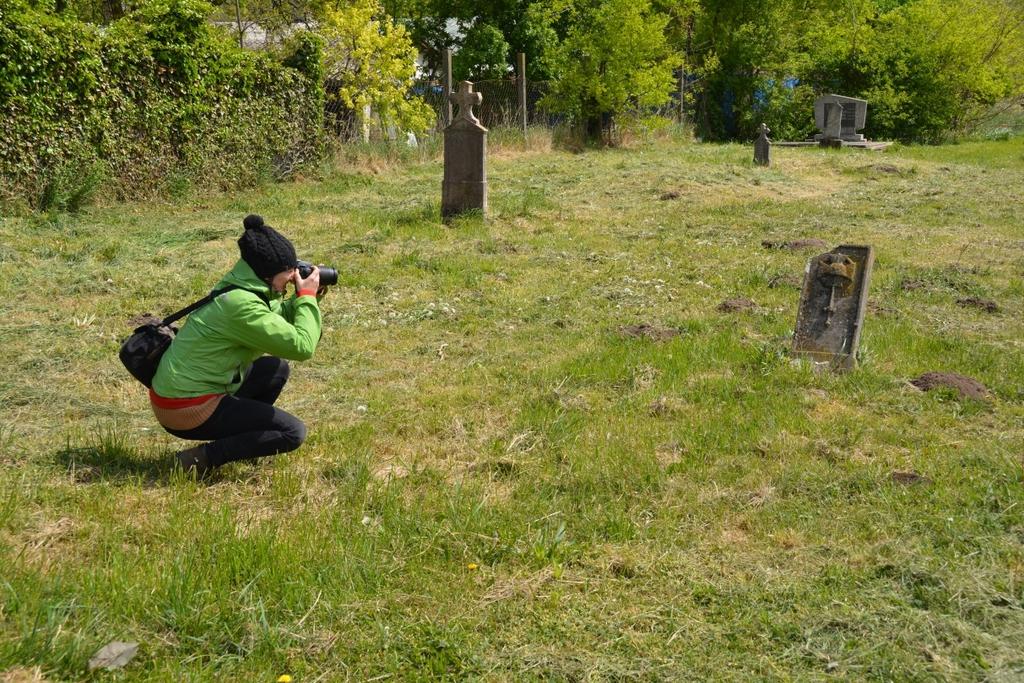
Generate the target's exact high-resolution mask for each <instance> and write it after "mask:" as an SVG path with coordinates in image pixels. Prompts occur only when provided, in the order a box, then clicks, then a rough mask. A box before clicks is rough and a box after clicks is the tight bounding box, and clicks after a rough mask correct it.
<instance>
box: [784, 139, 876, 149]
mask: <svg viewBox="0 0 1024 683" xmlns="http://www.w3.org/2000/svg"><path fill="white" fill-rule="evenodd" d="M837 142H839V143H841V144H840V145H838V146H840V147H852V148H853V149H870V150H876V151H878V150H883V149H885V148H887V147H889V146H891V145H892V143H891V142H875V141H874V140H865V141H864V142H846V141H845V140H838V141H837ZM772 145H773V146H775V147H820V146H821V143H820V142H817V141H814V140H791V141H788V142H787V141H782V142H772Z"/></svg>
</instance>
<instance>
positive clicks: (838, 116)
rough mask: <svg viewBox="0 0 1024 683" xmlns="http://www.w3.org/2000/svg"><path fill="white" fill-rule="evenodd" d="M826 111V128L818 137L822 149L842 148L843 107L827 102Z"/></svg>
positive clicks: (836, 103)
mask: <svg viewBox="0 0 1024 683" xmlns="http://www.w3.org/2000/svg"><path fill="white" fill-rule="evenodd" d="M824 110H825V126H824V127H823V128H822V129H821V131H822V133H821V135H820V136H818V137H819V142H820V143H821V146H822V147H842V146H843V125H842V121H843V105H841V104H839V103H838V102H826V103H825V104H824Z"/></svg>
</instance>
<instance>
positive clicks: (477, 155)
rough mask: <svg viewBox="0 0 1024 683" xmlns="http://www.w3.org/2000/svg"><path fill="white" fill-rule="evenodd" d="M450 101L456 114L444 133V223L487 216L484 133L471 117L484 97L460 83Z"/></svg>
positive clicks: (442, 197) (442, 184)
mask: <svg viewBox="0 0 1024 683" xmlns="http://www.w3.org/2000/svg"><path fill="white" fill-rule="evenodd" d="M449 97H450V98H451V101H452V102H454V103H455V104H456V106H458V108H459V110H458V114H457V115H456V116H455V119H454V120H453V121H452V122H451V125H449V126H448V127H447V128H445V129H444V180H443V181H442V183H441V217H442V218H443V219H444V221H445V222H448V220H449V219H451V218H452V217H454V216H457V215H458V214H460V213H464V212H466V211H474V210H476V211H480V212H482V213H484V214H486V213H487V129H486V128H484V127H483V126H482V125H480V121H478V120H477V118H476V116H474V115H473V107H474V106H475V105H479V104H480V103H481V102H483V96H482V95H481V94H480V93H478V92H473V84H472V83H470V82H469V81H462V82H461V83H459V90H458V92H455V93H452V94H451V95H450V96H449Z"/></svg>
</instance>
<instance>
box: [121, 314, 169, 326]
mask: <svg viewBox="0 0 1024 683" xmlns="http://www.w3.org/2000/svg"><path fill="white" fill-rule="evenodd" d="M161 320H163V318H158V317H156V316H155V315H153V314H152V313H143V314H142V315H136V316H132V317H131V318H128V324H129V325H132V326H134V327H142V326H143V325H149V324H150V323H158V322H160V321H161Z"/></svg>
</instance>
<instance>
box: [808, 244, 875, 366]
mask: <svg viewBox="0 0 1024 683" xmlns="http://www.w3.org/2000/svg"><path fill="white" fill-rule="evenodd" d="M874 261H875V255H874V250H873V249H872V248H871V247H868V246H857V245H849V244H844V245H841V246H838V247H836V248H835V249H833V250H832V251H830V252H828V253H825V254H821V255H819V256H816V257H814V258H813V259H811V260H810V262H809V263H808V264H807V268H806V270H805V275H804V286H803V290H802V292H801V295H800V306H799V309H798V311H797V319H796V331H795V332H794V334H793V355H794V356H796V357H798V358H806V359H809V360H811V361H812V362H814V363H816V364H822V365H825V364H827V365H828V366H829V367H831V368H833V369H837V370H846V369H850V368H853V367H854V366H856V364H857V349H858V347H859V345H860V335H861V329H862V327H863V324H864V311H865V309H866V308H867V299H868V296H867V294H868V286H869V284H870V282H871V269H872V267H873V265H874Z"/></svg>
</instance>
